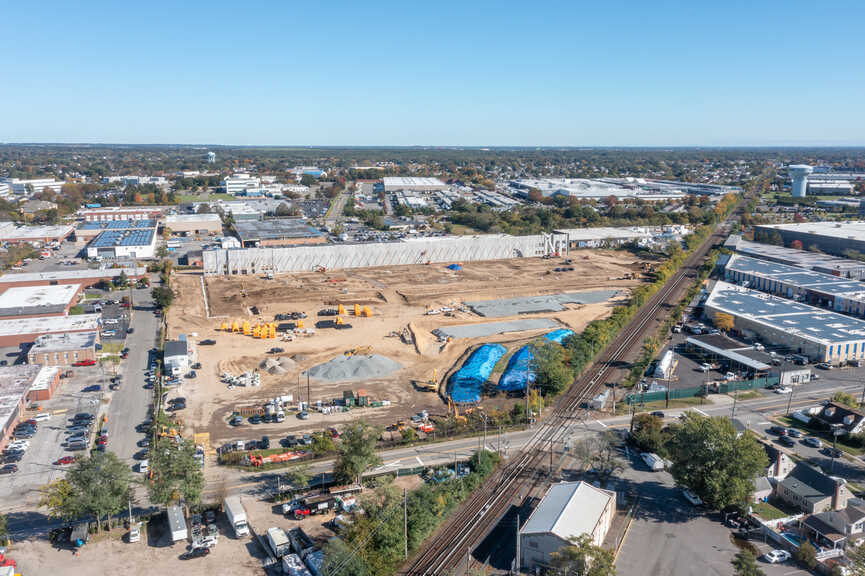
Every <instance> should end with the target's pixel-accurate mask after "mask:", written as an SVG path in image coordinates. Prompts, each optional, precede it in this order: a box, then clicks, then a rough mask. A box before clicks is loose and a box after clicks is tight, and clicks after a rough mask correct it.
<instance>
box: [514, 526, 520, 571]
mask: <svg viewBox="0 0 865 576" xmlns="http://www.w3.org/2000/svg"><path fill="white" fill-rule="evenodd" d="M514 572H515V573H516V574H519V573H520V515H519V513H518V514H517V553H516V555H515V556H514Z"/></svg>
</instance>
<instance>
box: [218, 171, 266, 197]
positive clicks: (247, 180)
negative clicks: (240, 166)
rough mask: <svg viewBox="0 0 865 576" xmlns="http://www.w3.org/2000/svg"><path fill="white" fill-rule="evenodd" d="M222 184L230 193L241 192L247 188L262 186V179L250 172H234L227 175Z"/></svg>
mask: <svg viewBox="0 0 865 576" xmlns="http://www.w3.org/2000/svg"><path fill="white" fill-rule="evenodd" d="M222 185H223V187H225V192H226V193H228V194H240V193H242V192H244V191H245V190H246V189H247V188H258V187H260V186H261V179H260V178H254V177H252V176H250V175H249V174H233V175H231V176H226V177H225V178H224V179H223V180H222Z"/></svg>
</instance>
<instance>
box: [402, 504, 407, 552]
mask: <svg viewBox="0 0 865 576" xmlns="http://www.w3.org/2000/svg"><path fill="white" fill-rule="evenodd" d="M402 539H403V542H404V544H405V547H404V549H403V554H404V556H405V559H406V560H408V491H407V490H406V489H405V488H403V489H402Z"/></svg>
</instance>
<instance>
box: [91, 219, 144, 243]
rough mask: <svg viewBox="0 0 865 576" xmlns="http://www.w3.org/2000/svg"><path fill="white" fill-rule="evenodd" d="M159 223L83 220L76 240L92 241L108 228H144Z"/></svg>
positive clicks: (115, 229) (122, 229)
mask: <svg viewBox="0 0 865 576" xmlns="http://www.w3.org/2000/svg"><path fill="white" fill-rule="evenodd" d="M157 225H158V223H157V221H156V220H151V219H142V220H100V221H90V222H82V223H81V224H80V225H79V226H78V228H77V229H76V230H75V240H76V241H78V242H90V241H91V240H93V239H94V238H96V237H97V236H99V235H100V234H102V233H103V232H105V231H106V230H114V231H124V230H144V229H147V228H154V229H155V228H156V226H157Z"/></svg>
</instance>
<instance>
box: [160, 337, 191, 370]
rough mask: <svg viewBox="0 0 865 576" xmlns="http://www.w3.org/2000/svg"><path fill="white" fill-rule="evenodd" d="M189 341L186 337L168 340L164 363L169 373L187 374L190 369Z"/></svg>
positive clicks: (163, 358)
mask: <svg viewBox="0 0 865 576" xmlns="http://www.w3.org/2000/svg"><path fill="white" fill-rule="evenodd" d="M189 356H190V354H189V343H188V342H187V340H186V339H185V337H183V338H181V339H180V340H167V341H166V342H165V351H164V352H163V357H162V363H163V364H164V365H165V370H166V371H167V372H168V373H172V372H177V374H185V373H186V371H187V370H189Z"/></svg>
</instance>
